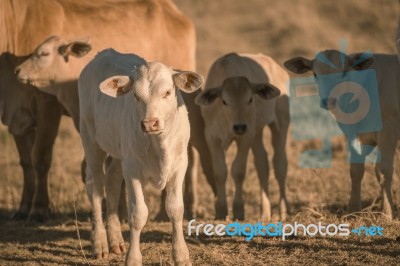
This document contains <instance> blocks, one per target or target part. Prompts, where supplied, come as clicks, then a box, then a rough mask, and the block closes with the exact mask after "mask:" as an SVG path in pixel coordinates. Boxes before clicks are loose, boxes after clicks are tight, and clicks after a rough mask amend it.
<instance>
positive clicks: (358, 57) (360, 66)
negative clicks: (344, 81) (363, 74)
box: [350, 54, 375, 70]
mask: <svg viewBox="0 0 400 266" xmlns="http://www.w3.org/2000/svg"><path fill="white" fill-rule="evenodd" d="M350 61H351V62H350V63H351V65H352V66H351V67H352V68H353V69H355V70H365V69H368V68H369V67H370V66H371V65H372V64H373V63H374V62H375V60H374V59H373V58H372V57H371V56H370V55H369V54H355V55H354V56H353V57H352V58H351V59H350Z"/></svg>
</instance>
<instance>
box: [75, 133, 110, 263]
mask: <svg viewBox="0 0 400 266" xmlns="http://www.w3.org/2000/svg"><path fill="white" fill-rule="evenodd" d="M80 134H81V138H82V144H83V149H84V150H85V158H86V171H85V173H86V178H85V184H86V192H87V194H88V197H89V200H90V204H91V205H92V226H93V229H92V246H93V254H94V255H95V257H96V259H101V258H106V257H107V256H108V244H107V234H106V230H105V228H104V223H103V217H102V208H101V204H102V201H103V198H104V194H105V185H106V176H105V174H104V171H103V166H104V160H105V158H106V153H105V152H104V151H102V150H101V149H100V147H99V146H98V145H97V144H96V143H95V142H93V139H94V138H92V137H91V134H89V131H88V130H87V129H86V127H85V126H82V127H81V132H80Z"/></svg>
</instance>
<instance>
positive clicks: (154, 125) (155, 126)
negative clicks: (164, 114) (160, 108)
mask: <svg viewBox="0 0 400 266" xmlns="http://www.w3.org/2000/svg"><path fill="white" fill-rule="evenodd" d="M141 126H142V130H143V132H144V133H148V134H158V133H161V132H162V131H163V130H164V129H163V128H162V126H161V122H160V120H159V119H158V118H157V117H151V118H145V119H143V120H142V122H141Z"/></svg>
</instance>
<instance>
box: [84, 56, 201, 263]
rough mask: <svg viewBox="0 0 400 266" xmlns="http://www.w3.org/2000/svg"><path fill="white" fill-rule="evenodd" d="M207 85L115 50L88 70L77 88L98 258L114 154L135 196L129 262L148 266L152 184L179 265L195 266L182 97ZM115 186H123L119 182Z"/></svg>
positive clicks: (186, 124) (186, 125)
mask: <svg viewBox="0 0 400 266" xmlns="http://www.w3.org/2000/svg"><path fill="white" fill-rule="evenodd" d="M201 84H202V77H201V76H199V75H197V74H195V73H193V72H174V71H173V70H171V69H170V68H168V67H166V66H165V65H163V64H161V63H146V62H145V61H144V60H143V59H141V58H139V57H138V56H136V55H131V54H120V53H118V52H116V51H114V50H112V49H108V50H104V51H102V52H100V53H99V54H98V55H97V56H96V58H95V59H94V60H93V61H92V62H90V63H89V64H88V65H87V66H86V67H85V68H84V70H83V71H82V74H81V76H80V78H79V82H78V87H79V98H80V128H81V138H82V143H83V146H84V150H85V156H86V159H87V188H88V193H89V197H90V198H91V203H92V207H93V219H94V221H93V222H94V232H93V233H94V235H93V242H94V243H93V244H94V248H95V249H97V251H96V252H95V253H96V254H98V253H100V254H101V251H105V250H106V247H107V241H106V236H105V231H104V226H103V223H102V220H101V199H102V193H103V187H104V183H105V176H104V173H103V170H102V169H103V161H104V158H105V156H106V154H109V155H111V156H112V157H114V158H117V159H119V160H121V163H122V169H123V176H124V179H125V182H126V186H127V189H128V198H129V203H128V207H129V210H128V213H129V225H130V228H131V244H130V247H129V251H128V254H127V261H126V263H127V264H128V265H131V264H140V263H141V261H142V257H141V253H140V248H139V237H140V232H141V230H142V228H143V226H144V225H145V223H146V220H147V216H148V210H147V206H146V204H145V202H144V197H143V186H144V184H145V183H146V181H147V180H149V179H150V180H152V181H153V183H154V184H155V185H156V187H158V188H159V189H163V188H164V187H165V188H166V190H167V199H166V210H167V214H168V216H169V217H170V219H171V221H172V224H173V256H174V261H175V263H176V264H178V265H189V264H190V260H189V252H188V249H187V246H186V244H185V241H184V238H183V232H182V218H183V200H182V182H183V179H184V175H185V171H186V167H187V161H188V158H187V145H188V141H189V137H190V127H189V121H188V115H187V110H186V107H185V105H184V102H183V99H182V96H181V94H180V90H183V91H185V92H192V91H194V90H196V89H197V88H199V87H200V85H201ZM110 96H111V97H110ZM115 182H119V181H118V180H117V178H116V181H115Z"/></svg>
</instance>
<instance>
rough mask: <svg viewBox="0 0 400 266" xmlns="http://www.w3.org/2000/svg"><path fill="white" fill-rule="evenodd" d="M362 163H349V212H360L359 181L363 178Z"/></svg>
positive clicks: (363, 169) (363, 168)
mask: <svg viewBox="0 0 400 266" xmlns="http://www.w3.org/2000/svg"><path fill="white" fill-rule="evenodd" d="M364 171H365V165H364V163H350V177H351V194H350V202H349V211H350V212H357V211H361V181H362V178H363V176H364Z"/></svg>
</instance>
